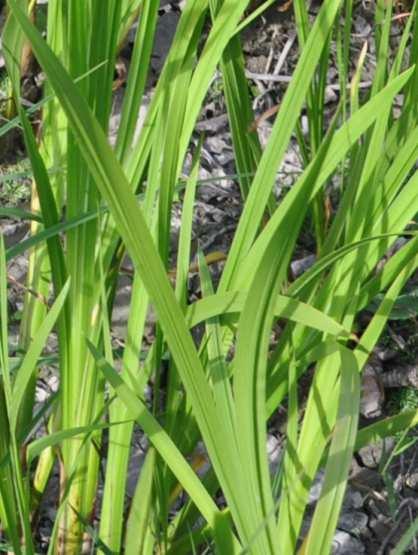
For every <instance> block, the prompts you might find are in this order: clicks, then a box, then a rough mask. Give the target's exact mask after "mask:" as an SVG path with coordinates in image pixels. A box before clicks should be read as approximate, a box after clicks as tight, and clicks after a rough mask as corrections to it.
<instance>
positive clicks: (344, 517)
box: [338, 511, 369, 536]
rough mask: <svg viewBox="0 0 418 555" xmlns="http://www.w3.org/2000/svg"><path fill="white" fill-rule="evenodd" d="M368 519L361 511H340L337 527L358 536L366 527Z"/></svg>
mask: <svg viewBox="0 0 418 555" xmlns="http://www.w3.org/2000/svg"><path fill="white" fill-rule="evenodd" d="M368 520H369V519H368V517H367V515H366V514H365V513H363V512H361V511H347V512H344V513H341V515H340V519H339V521H338V528H339V529H341V530H344V531H345V532H349V533H351V534H354V535H356V536H358V535H360V534H361V533H362V532H363V531H364V530H365V529H366V528H367V522H368Z"/></svg>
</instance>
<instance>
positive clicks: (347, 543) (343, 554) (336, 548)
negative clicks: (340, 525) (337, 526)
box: [332, 530, 365, 555]
mask: <svg viewBox="0 0 418 555" xmlns="http://www.w3.org/2000/svg"><path fill="white" fill-rule="evenodd" d="M356 553H365V548H364V545H363V544H362V543H361V542H360V540H358V539H357V538H354V537H353V536H351V535H350V534H348V533H347V532H344V531H343V530H337V531H336V533H335V536H334V540H333V542H332V554H333V555H355V554H356Z"/></svg>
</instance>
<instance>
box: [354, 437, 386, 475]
mask: <svg viewBox="0 0 418 555" xmlns="http://www.w3.org/2000/svg"><path fill="white" fill-rule="evenodd" d="M392 447H393V439H392V438H388V439H386V440H385V445H384V442H383V441H379V442H378V443H372V444H370V445H365V446H364V447H362V448H361V449H360V451H359V455H360V457H361V460H362V461H363V464H364V466H367V467H368V468H377V467H378V466H379V463H380V459H381V458H382V454H383V452H386V453H387V452H388V451H390V450H391V449H392Z"/></svg>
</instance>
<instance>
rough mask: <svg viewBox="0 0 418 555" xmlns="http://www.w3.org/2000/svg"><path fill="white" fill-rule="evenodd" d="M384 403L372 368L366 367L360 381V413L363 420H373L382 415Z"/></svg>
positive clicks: (378, 381) (381, 390)
mask: <svg viewBox="0 0 418 555" xmlns="http://www.w3.org/2000/svg"><path fill="white" fill-rule="evenodd" d="M383 401H384V392H383V387H382V385H381V383H380V379H379V376H378V374H377V372H376V370H375V369H374V367H373V366H370V365H369V364H368V365H367V366H366V368H365V370H364V372H363V376H362V380H361V399H360V413H361V414H362V415H363V416H364V417H365V418H375V417H376V416H380V415H381V414H382V404H383Z"/></svg>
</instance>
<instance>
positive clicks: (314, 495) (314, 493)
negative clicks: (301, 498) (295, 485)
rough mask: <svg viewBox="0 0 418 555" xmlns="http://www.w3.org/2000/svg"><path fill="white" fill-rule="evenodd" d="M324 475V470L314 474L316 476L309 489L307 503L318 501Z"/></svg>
mask: <svg viewBox="0 0 418 555" xmlns="http://www.w3.org/2000/svg"><path fill="white" fill-rule="evenodd" d="M324 476H325V471H324V470H320V471H319V472H318V474H317V475H316V478H315V480H314V481H313V484H312V486H311V490H310V492H309V501H308V503H309V504H312V503H315V502H316V501H318V499H319V497H320V495H321V490H322V484H323V483H324Z"/></svg>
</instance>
